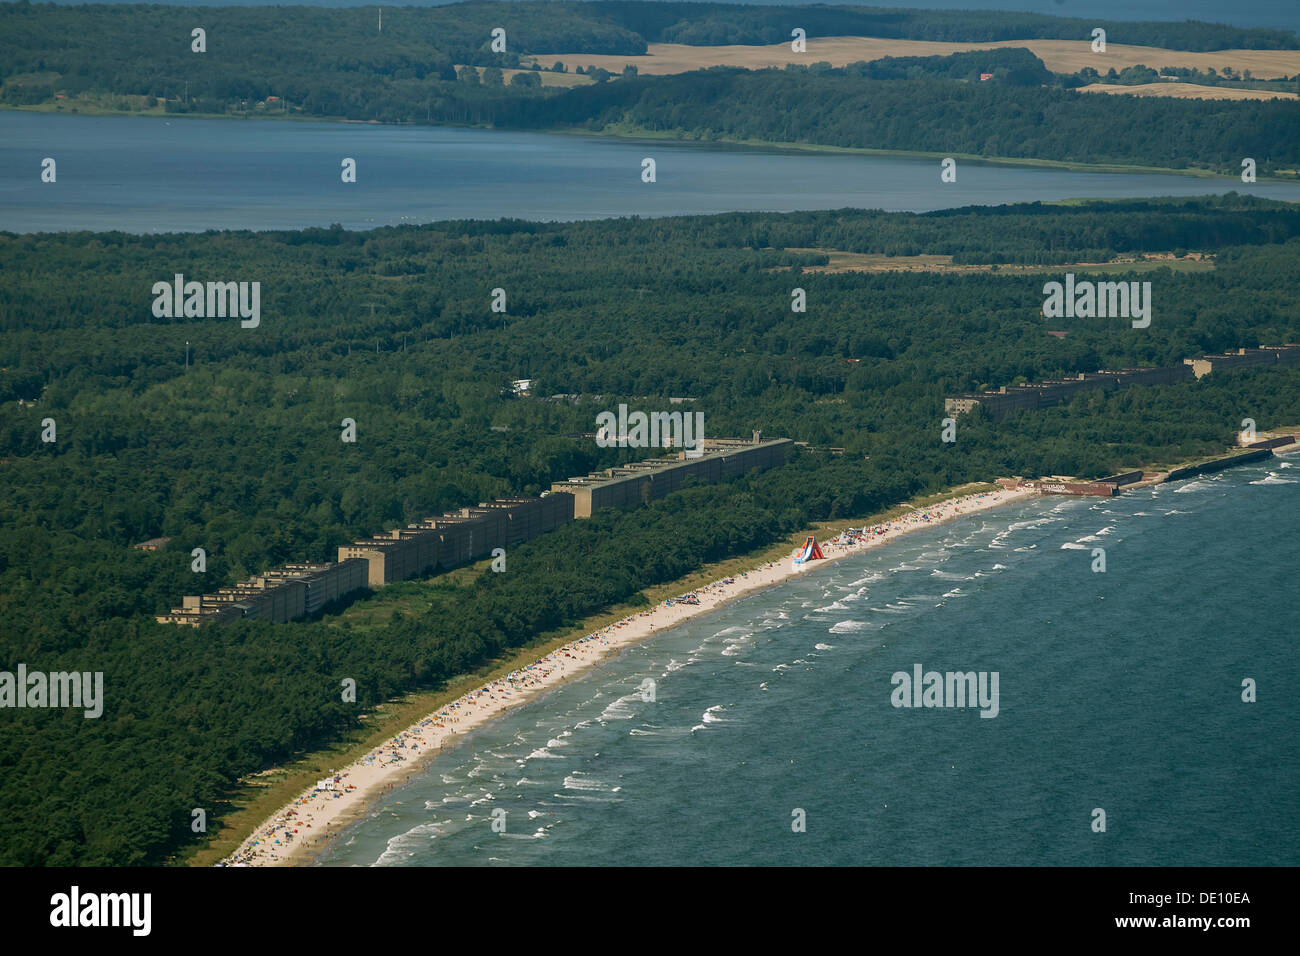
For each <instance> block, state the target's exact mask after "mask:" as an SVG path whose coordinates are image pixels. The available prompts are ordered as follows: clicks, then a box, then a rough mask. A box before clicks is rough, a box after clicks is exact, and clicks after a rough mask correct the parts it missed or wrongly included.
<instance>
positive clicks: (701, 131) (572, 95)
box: [481, 68, 1300, 175]
mask: <svg viewBox="0 0 1300 956" xmlns="http://www.w3.org/2000/svg"><path fill="white" fill-rule="evenodd" d="M481 108H482V109H483V110H484V111H485V113H484V116H485V118H487V117H490V120H489V121H490V122H492V123H493V124H494V125H498V126H515V127H524V128H534V129H553V128H556V127H565V126H570V127H578V128H587V129H593V130H611V129H612V130H614V131H628V132H634V131H641V132H651V133H661V134H662V133H666V132H672V131H677V132H678V133H680V135H681V138H686V139H700V140H706V141H707V140H732V141H745V140H752V141H765V142H770V143H802V144H813V145H823V146H839V147H855V148H865V149H892V150H907V151H919V152H928V153H938V154H954V153H955V154H968V155H978V156H986V157H1016V158H1025V159H1043V160H1057V161H1063V162H1079V163H1119V164H1133V165H1141V166H1159V167H1167V168H1174V169H1179V168H1187V167H1201V168H1205V169H1211V170H1216V171H1218V172H1220V173H1222V174H1224V175H1232V174H1234V173H1236V172H1239V171H1240V165H1241V160H1242V158H1243V157H1244V156H1250V157H1252V158H1254V159H1255V160H1256V162H1257V163H1258V166H1259V168H1260V169H1262V170H1266V171H1269V172H1273V171H1280V170H1294V169H1295V168H1296V167H1297V164H1300V103H1297V102H1294V101H1282V100H1276V101H1245V102H1233V101H1223V100H1212V101H1204V100H1165V99H1155V98H1152V99H1143V98H1140V97H1099V96H1094V95H1089V94H1081V93H1075V92H1072V91H1069V90H1062V89H1054V88H1048V87H1022V86H1014V85H990V84H987V83H976V84H969V83H954V82H951V81H945V80H941V79H916V80H871V79H865V78H863V77H862V76H860V75H855V71H854V70H853V69H845V70H825V71H822V72H816V71H807V70H762V71H757V72H750V71H746V70H736V69H726V68H717V69H713V70H705V71H701V72H698V73H683V74H678V75H676V76H665V77H649V78H645V77H642V78H635V79H630V80H622V81H620V82H618V83H610V84H605V85H601V86H593V87H583V88H580V89H574V90H570V91H568V92H566V93H565V94H564V95H562V96H558V97H554V98H551V99H547V100H544V101H541V102H535V103H527V104H524V103H521V102H518V101H514V102H511V101H501V102H498V103H484V104H481ZM1243 150H1249V152H1243Z"/></svg>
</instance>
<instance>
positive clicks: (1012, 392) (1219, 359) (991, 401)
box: [943, 344, 1300, 420]
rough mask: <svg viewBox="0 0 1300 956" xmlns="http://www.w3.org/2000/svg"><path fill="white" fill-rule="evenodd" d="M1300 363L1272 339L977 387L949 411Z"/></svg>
mask: <svg viewBox="0 0 1300 956" xmlns="http://www.w3.org/2000/svg"><path fill="white" fill-rule="evenodd" d="M1296 364H1300V345H1290V344H1288V345H1270V346H1265V347H1263V348H1258V349H1238V350H1237V351H1236V352H1229V353H1228V354H1226V355H1206V356H1204V357H1202V358H1199V359H1190V358H1189V359H1183V364H1182V365H1170V366H1165V367H1161V368H1126V369H1118V370H1114V371H1107V370H1104V369H1103V370H1101V371H1097V372H1079V373H1077V374H1075V375H1072V376H1069V377H1067V378H1064V379H1049V380H1047V381H1044V382H1029V383H1026V384H1024V385H1003V386H1002V387H1001V388H999V389H998V390H997V391H989V392H974V393H967V394H965V395H956V396H953V397H951V398H947V399H944V403H943V407H944V411H946V412H947V413H948V414H950V415H960V414H964V413H966V412H969V411H972V410H974V409H975V408H984V409H986V410H987V411H988V413H989V414H990V415H991V416H992V417H993V418H994V419H995V420H996V419H1001V418H1005V417H1006V416H1007V415H1009V414H1011V413H1012V412H1017V411H1022V410H1030V409H1037V408H1050V407H1052V406H1053V405H1060V404H1062V403H1064V402H1068V401H1069V400H1070V399H1072V398H1073V397H1074V396H1075V395H1077V394H1079V393H1080V392H1085V391H1089V390H1092V389H1099V388H1100V389H1115V388H1126V387H1128V386H1130V385H1173V384H1176V383H1178V382H1185V381H1189V380H1190V379H1192V378H1193V377H1194V378H1197V379H1199V378H1201V377H1203V376H1205V375H1208V374H1210V373H1211V372H1214V371H1223V370H1225V369H1232V368H1241V367H1244V366H1250V365H1296Z"/></svg>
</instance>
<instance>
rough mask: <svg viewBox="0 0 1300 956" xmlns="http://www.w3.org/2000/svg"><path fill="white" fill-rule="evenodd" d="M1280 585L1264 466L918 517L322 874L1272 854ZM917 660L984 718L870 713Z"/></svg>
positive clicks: (488, 747) (1292, 686) (556, 716)
mask: <svg viewBox="0 0 1300 956" xmlns="http://www.w3.org/2000/svg"><path fill="white" fill-rule="evenodd" d="M1097 547H1101V548H1104V549H1105V557H1106V571H1105V573H1096V572H1094V571H1092V565H1093V562H1094V555H1093V549H1094V548H1097ZM1297 567H1300V460H1298V461H1296V462H1295V463H1294V464H1292V463H1291V462H1289V461H1287V460H1286V459H1284V458H1279V459H1275V460H1272V461H1269V462H1266V463H1263V464H1260V465H1255V466H1249V467H1243V468H1239V469H1234V470H1232V471H1229V472H1224V473H1220V474H1219V475H1216V476H1213V477H1206V478H1199V479H1194V480H1188V481H1182V482H1176V483H1173V484H1169V485H1164V486H1161V487H1158V488H1155V489H1151V490H1145V491H1138V492H1130V493H1128V494H1124V495H1122V496H1120V497H1117V498H1114V499H1096V498H1092V499H1080V498H1044V499H1035V500H1032V501H1030V502H1028V503H1023V504H1017V505H1014V506H1011V507H1008V508H1004V509H1000V510H995V511H992V512H988V513H985V514H981V515H975V516H971V517H968V518H966V519H962V520H961V521H958V522H953V523H950V524H947V525H943V526H939V527H936V528H932V529H927V530H926V531H923V532H918V533H916V534H914V535H912V536H909V537H907V538H904V539H902V540H901V541H899V542H897V543H895V544H894V545H892V546H890V547H888V548H885V549H882V550H876V551H874V552H871V553H865V554H862V555H858V556H854V557H850V558H846V559H844V560H841V561H838V562H835V563H834V564H831V565H826V566H823V567H820V568H816V569H814V570H812V571H810V572H808V573H806V574H804V575H801V576H800V577H799V578H797V579H795V580H793V581H791V582H789V583H786V584H783V585H781V586H778V587H775V588H772V589H769V590H766V591H764V592H761V593H758V594H755V595H752V596H749V597H747V598H745V599H744V600H741V601H738V602H736V603H735V604H733V605H730V606H728V607H726V608H724V609H722V610H720V611H718V612H715V613H713V614H710V615H706V616H704V617H702V618H699V619H696V620H694V621H692V622H690V623H688V624H687V625H685V626H683V627H680V628H678V629H675V630H673V631H670V632H665V633H664V634H661V635H659V636H657V637H655V638H653V639H651V640H650V641H649V642H647V643H644V644H641V645H639V646H637V647H635V648H633V649H630V650H628V651H627V652H625V653H623V654H622V655H621V656H619V657H618V658H616V659H614V660H612V661H610V662H608V663H606V664H605V665H603V666H602V667H601V668H599V669H597V670H595V671H593V672H591V673H590V674H589V676H587V677H586V678H585V679H582V680H580V681H575V682H573V683H570V684H568V685H566V686H564V687H561V688H559V689H557V690H556V691H554V692H552V693H551V694H549V695H548V696H546V697H544V698H540V699H538V700H537V701H534V702H533V703H531V704H530V705H528V706H527V707H525V708H522V709H521V710H519V711H516V712H514V713H512V714H510V715H508V716H506V717H503V718H502V719H500V720H499V721H497V722H496V723H494V724H492V725H491V726H489V727H486V728H484V729H483V730H481V731H479V732H477V733H475V734H473V735H472V736H470V737H469V738H468V740H467V741H466V742H465V743H463V744H462V745H461V746H460V747H459V748H457V749H456V750H454V751H449V752H448V753H447V754H445V755H443V756H442V757H440V758H438V759H437V760H436V761H435V762H434V763H433V764H432V765H431V766H430V768H429V769H428V770H427V771H426V772H424V773H422V774H421V775H419V776H417V777H415V778H413V779H412V780H411V781H410V782H409V783H407V784H406V785H404V786H403V787H401V788H399V789H397V790H395V791H393V792H391V793H390V794H388V795H386V796H385V797H384V798H383V799H382V800H381V801H380V802H379V803H377V804H376V805H375V807H374V808H373V810H372V812H371V813H370V815H369V816H368V818H366V819H364V820H362V821H360V822H358V823H357V824H355V825H354V826H353V827H352V828H350V829H348V830H346V831H344V833H343V834H341V835H340V837H339V838H337V840H336V843H335V845H334V847H333V848H332V850H331V851H330V852H329V853H328V854H327V855H326V856H325V857H324V858H323V860H322V864H323V865H329V866H353V865H358V866H444V865H504V866H527V865H561V866H567V865H575V866H576V865H600V864H629V865H633V864H637V865H660V864H667V865H688V864H718V865H728V864H786V865H800V864H819V865H835V864H866V865H970V864H987V865H1012V864H1048V865H1110V866H1114V865H1198V864H1216V865H1228V866H1231V865H1265V864H1270V865H1285V864H1295V863H1296V862H1297V860H1300V748H1297V747H1296V745H1295V741H1296V739H1297V732H1298V731H1300V703H1298V701H1300V696H1298V692H1300V687H1298V686H1297V679H1298V678H1300V673H1298V672H1300V666H1298V665H1297V655H1296V651H1295V643H1294V641H1295V635H1296V625H1295V618H1294V614H1295V612H1294V605H1295V598H1296V593H1297V589H1296V585H1295V573H1296V569H1297ZM916 664H921V665H922V666H923V667H924V669H925V670H927V671H929V670H935V671H939V672H947V671H963V672H964V671H977V672H980V671H982V672H986V673H990V674H991V673H992V672H997V674H998V675H999V683H998V712H997V715H996V717H992V718H985V717H981V716H980V710H979V709H978V708H965V709H963V708H956V707H953V708H939V707H930V708H925V707H921V708H900V707H894V706H893V705H892V703H891V694H892V692H893V689H894V687H893V683H892V681H891V676H892V675H893V674H894V673H895V672H900V671H901V672H907V673H909V674H910V673H911V672H912V670H913V667H914V665H916ZM647 678H649V679H651V680H653V681H654V682H655V688H654V690H655V692H654V700H653V701H647V700H645V699H644V695H643V693H642V687H643V682H644V681H645V680H646V679H647ZM1246 678H1250V679H1253V680H1254V681H1255V682H1256V684H1257V694H1258V700H1257V702H1255V703H1247V702H1244V701H1243V699H1242V694H1243V688H1242V682H1243V680H1244V679H1246ZM1098 808H1100V809H1102V810H1104V811H1105V814H1106V830H1105V832H1104V833H1101V832H1093V829H1092V824H1093V820H1094V810H1096V809H1098ZM496 810H504V811H506V813H505V817H504V821H505V832H503V833H497V832H494V831H493V829H492V823H493V816H492V814H493V811H496ZM798 810H802V811H803V812H804V819H805V821H806V831H805V832H802V833H797V832H794V829H793V822H794V820H795V817H794V814H795V812H796V811H798Z"/></svg>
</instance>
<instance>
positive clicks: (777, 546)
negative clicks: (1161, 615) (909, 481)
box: [171, 483, 997, 866]
mask: <svg viewBox="0 0 1300 956" xmlns="http://www.w3.org/2000/svg"><path fill="white" fill-rule="evenodd" d="M995 490H997V486H996V485H993V484H987V483H973V484H967V485H961V486H959V487H956V488H951V489H948V490H946V491H943V492H939V493H937V494H932V495H925V496H922V497H918V498H915V499H913V500H912V501H909V502H907V503H905V504H900V505H898V506H896V507H894V508H890V509H889V510H888V511H884V512H881V513H879V514H875V515H870V516H866V517H862V518H853V519H839V520H836V521H824V522H818V523H816V524H814V525H812V526H811V527H809V528H806V529H804V530H802V531H799V532H797V533H795V534H791V535H789V536H788V537H787V538H785V539H783V540H781V541H778V542H776V543H774V544H772V545H770V546H769V547H766V548H760V549H758V550H755V551H752V552H750V553H748V554H743V555H737V556H735V557H732V558H727V559H725V560H723V561H718V562H716V563H714V564H709V565H705V566H704V567H702V568H700V569H699V570H698V571H696V572H694V573H693V574H690V575H687V576H686V577H683V578H680V579H678V580H676V581H672V582H668V583H665V584H661V585H657V586H655V587H650V588H646V589H644V590H643V591H641V592H639V595H638V596H637V597H635V598H633V599H632V600H631V601H628V602H625V603H623V604H620V605H617V606H615V607H611V608H608V609H606V610H605V611H603V612H601V613H600V614H595V615H592V616H591V617H588V618H586V619H585V620H583V621H581V622H580V623H578V624H576V625H574V626H573V627H569V628H564V629H561V630H557V631H554V632H550V633H547V634H542V635H540V636H539V637H537V638H536V639H535V640H533V641H531V642H529V643H528V644H526V645H524V646H523V647H521V648H518V649H516V650H513V651H511V652H510V653H508V654H503V655H501V656H499V657H497V658H496V659H494V660H492V661H491V662H489V663H487V664H485V665H484V666H482V667H480V668H478V669H476V670H474V671H472V672H470V673H467V674H463V675H461V676H459V677H456V678H454V679H452V680H450V681H447V682H446V683H444V684H443V685H441V686H439V687H437V688H433V689H430V690H425V691H419V692H417V693H412V694H408V695H406V696H405V697H402V698H400V699H397V700H392V701H389V702H387V703H385V704H382V705H380V706H379V707H376V708H375V709H374V710H372V711H369V712H367V713H366V714H365V715H363V717H362V721H363V726H362V727H361V728H360V729H358V730H356V731H354V732H353V733H351V734H348V735H347V736H345V737H344V738H342V739H340V740H338V741H337V742H335V743H333V744H330V745H329V746H327V747H324V748H322V749H320V750H317V751H313V752H311V753H304V754H302V755H300V756H298V757H296V758H295V759H294V760H292V761H289V762H288V763H286V764H284V765H283V766H280V767H275V768H271V769H269V770H266V771H263V772H261V773H257V774H253V775H251V776H249V777H246V778H245V779H244V780H243V781H241V785H240V786H239V787H238V788H237V789H236V790H235V791H234V792H233V793H232V794H231V796H230V799H229V802H228V803H227V804H226V805H225V806H223V807H219V808H216V809H217V812H219V813H220V814H221V816H222V826H221V829H220V830H218V831H217V832H215V833H213V834H212V835H211V837H210V839H209V841H208V842H207V843H206V844H205V845H203V846H200V847H195V848H193V849H190V850H187V851H186V852H184V853H182V854H180V855H179V856H178V857H177V858H176V859H174V860H173V861H171V862H172V863H175V864H181V865H187V866H212V865H213V864H215V863H217V862H218V861H220V860H222V859H224V858H225V857H226V856H228V855H230V854H231V853H232V852H234V851H235V850H236V849H237V848H238V847H239V845H240V844H241V843H242V842H243V841H244V840H245V839H246V838H247V837H248V835H249V834H250V833H252V832H253V830H254V828H256V827H257V826H258V825H259V824H260V823H261V822H262V821H263V820H265V819H266V818H267V817H269V816H271V815H272V814H273V813H275V812H276V811H277V810H279V809H280V808H281V807H283V806H285V805H286V804H288V803H289V802H290V801H291V800H293V798H294V797H296V796H297V795H298V794H300V793H302V792H303V791H304V790H306V789H307V788H308V787H310V786H311V785H312V784H313V783H315V782H316V781H317V780H319V779H320V778H321V777H322V776H324V775H325V774H326V773H328V772H329V771H331V770H334V769H337V768H339V767H344V766H346V765H348V764H350V763H352V762H354V761H356V760H357V759H359V758H361V757H362V756H364V755H365V754H366V753H368V752H369V751H371V750H373V749H374V748H375V747H376V746H378V745H379V744H381V743H383V742H384V741H385V740H387V739H389V738H390V737H392V736H394V735H395V734H397V733H398V732H400V731H402V730H405V729H406V728H407V727H410V726H412V725H413V724H416V723H418V722H419V721H420V720H421V719H423V718H424V717H426V716H427V715H428V714H430V713H432V712H434V711H436V710H438V709H439V708H441V707H444V706H445V705H447V704H449V703H451V702H452V701H454V700H456V699H457V698H458V697H460V696H461V695H462V694H464V693H466V692H467V691H469V690H472V689H474V688H476V687H481V686H482V685H483V684H486V683H488V682H489V681H492V680H495V679H497V678H498V677H503V676H504V675H506V674H508V673H510V672H511V671H513V670H517V669H519V668H520V667H523V666H525V665H527V664H531V663H532V662H533V661H535V660H537V658H539V657H542V656H543V655H545V654H549V653H550V652H551V651H554V650H556V649H557V648H559V647H561V646H563V645H564V644H567V643H569V642H570V641H573V640H576V639H577V638H580V637H583V636H584V635H587V634H590V633H592V632H593V631H597V630H600V629H601V628H603V627H607V626H609V625H610V624H613V623H615V622H617V621H620V620H622V619H623V618H625V617H628V616H629V615H631V614H634V613H636V612H637V611H640V610H643V609H645V607H647V606H648V605H651V604H658V603H660V602H662V601H664V600H666V599H668V598H671V597H676V596H677V595H679V594H683V593H685V592H687V591H691V590H694V589H695V588H699V587H702V586H704V585H706V584H711V583H712V582H714V581H717V580H718V579H719V578H725V577H731V576H734V575H738V574H739V573H740V572H742V571H748V570H749V569H751V568H754V567H756V566H758V565H760V564H764V563H766V562H768V561H775V560H784V559H785V558H787V557H788V556H789V555H790V553H791V551H793V550H794V548H795V546H797V545H799V544H801V543H802V542H803V539H804V537H806V536H807V535H809V534H816V535H818V536H819V537H821V538H823V539H825V538H829V537H833V536H834V535H836V534H838V533H839V532H841V531H843V530H844V529H845V528H848V527H851V526H852V527H856V526H861V525H863V524H875V523H877V522H880V521H887V520H889V519H891V518H896V517H898V516H899V515H901V514H904V513H905V512H907V511H910V510H911V509H913V508H921V507H927V506H931V505H934V504H937V503H939V502H941V501H945V500H947V499H949V498H955V497H957V496H959V495H967V494H975V493H977V492H981V491H995ZM489 564H490V560H485V561H481V562H478V563H477V564H474V565H470V566H466V567H464V568H459V569H457V570H455V571H450V572H448V573H447V574H442V575H438V576H437V577H434V578H430V579H428V580H424V581H407V582H402V583H400V584H394V585H390V586H389V587H386V588H384V590H383V591H382V592H380V594H379V595H377V596H376V597H374V598H371V599H369V600H366V601H361V602H358V603H357V604H355V605H353V606H352V607H350V608H348V609H347V610H346V611H344V612H343V613H342V614H339V615H337V616H336V617H335V618H333V619H327V623H330V624H334V625H336V626H341V625H342V623H343V622H344V621H348V622H349V623H351V625H352V626H354V627H371V626H378V625H380V624H382V623H386V622H387V621H388V620H389V619H390V618H391V616H392V615H393V614H394V613H403V612H404V611H411V610H415V609H418V608H420V607H422V606H427V604H428V602H429V598H430V596H431V595H432V594H433V593H434V592H435V591H443V592H445V591H446V590H448V589H456V588H459V587H463V586H465V585H466V584H468V582H470V581H471V580H472V579H473V577H474V576H476V575H477V574H479V573H481V572H482V571H483V570H484V569H485V568H486V567H487V566H488V565H489ZM286 626H289V627H291V626H292V625H286ZM212 815H213V816H215V815H216V813H213V814H212Z"/></svg>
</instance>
